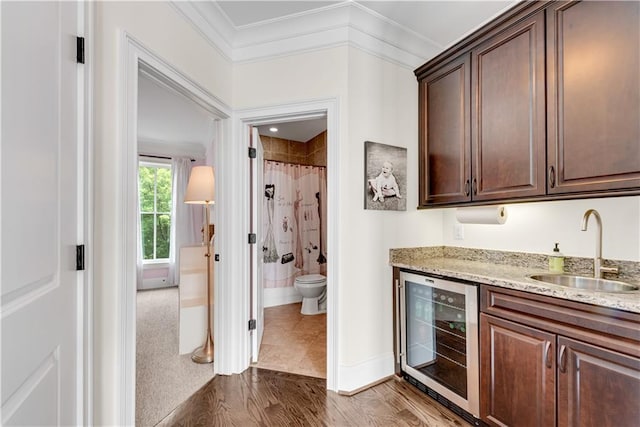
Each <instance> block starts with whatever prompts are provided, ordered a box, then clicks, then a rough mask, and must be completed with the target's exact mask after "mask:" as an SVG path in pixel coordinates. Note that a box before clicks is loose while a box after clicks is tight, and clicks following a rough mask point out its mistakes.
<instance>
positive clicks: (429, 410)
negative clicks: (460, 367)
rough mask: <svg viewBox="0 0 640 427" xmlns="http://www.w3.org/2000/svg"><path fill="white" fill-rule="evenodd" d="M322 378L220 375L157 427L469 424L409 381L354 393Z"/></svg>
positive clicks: (257, 372) (256, 371)
mask: <svg viewBox="0 0 640 427" xmlns="http://www.w3.org/2000/svg"><path fill="white" fill-rule="evenodd" d="M325 387H326V386H325V381H324V380H323V379H320V378H312V377H304V376H301V375H296V374H289V373H285V372H276V371H269V370H266V369H260V368H253V367H252V368H249V369H248V370H246V371H245V372H243V373H242V374H238V375H230V376H221V375H218V376H216V377H215V378H214V379H212V380H211V381H209V382H208V383H207V384H206V385H205V386H204V387H202V388H201V389H200V390H198V391H197V392H196V393H195V394H194V395H193V396H191V397H190V398H189V399H188V400H187V401H186V402H184V403H183V404H182V405H180V406H178V407H177V408H176V409H175V410H174V411H173V412H172V413H170V414H169V415H168V416H167V417H166V418H165V419H164V420H162V421H161V422H160V423H159V424H158V426H163V427H165V426H239V427H244V426H305V427H306V426H438V427H440V426H442V427H452V426H468V425H469V424H468V423H467V422H465V421H464V420H463V419H462V418H460V417H458V416H457V415H455V414H454V413H452V412H451V411H449V410H448V409H446V408H444V407H442V406H440V405H439V404H437V403H436V402H434V401H433V400H431V398H429V397H428V396H426V395H425V394H423V393H421V392H420V391H419V390H417V389H416V388H415V387H413V386H412V385H410V384H408V383H406V382H405V381H402V380H399V379H390V380H388V381H386V382H384V383H382V384H378V385H376V386H374V387H372V388H369V389H367V390H364V391H362V392H360V393H358V394H356V395H354V396H341V395H338V394H337V393H333V392H329V391H327V390H326V388H325Z"/></svg>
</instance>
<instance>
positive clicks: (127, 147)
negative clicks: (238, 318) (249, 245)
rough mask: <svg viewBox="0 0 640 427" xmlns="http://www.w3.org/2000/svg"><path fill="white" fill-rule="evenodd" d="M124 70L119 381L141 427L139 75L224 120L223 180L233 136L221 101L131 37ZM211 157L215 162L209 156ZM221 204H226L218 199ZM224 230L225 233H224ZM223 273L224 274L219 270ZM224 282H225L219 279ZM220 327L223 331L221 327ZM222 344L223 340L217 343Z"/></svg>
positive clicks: (219, 215)
mask: <svg viewBox="0 0 640 427" xmlns="http://www.w3.org/2000/svg"><path fill="white" fill-rule="evenodd" d="M120 46H121V50H120V51H121V58H120V59H121V62H120V63H121V64H122V65H121V67H120V87H119V92H120V107H121V109H120V114H121V115H120V117H121V123H122V124H121V127H120V129H119V130H120V132H121V138H122V141H123V150H122V154H121V156H122V157H121V165H122V166H121V171H120V173H121V176H122V191H123V193H122V194H123V196H124V197H123V200H122V209H121V213H120V221H121V224H122V231H123V236H124V237H123V238H122V239H119V245H120V251H119V252H120V265H121V266H122V268H121V269H120V271H119V274H120V280H119V283H120V284H121V286H122V288H121V292H120V304H119V307H118V312H117V319H118V323H119V326H120V327H119V331H118V342H119V343H120V344H119V349H118V352H119V354H120V359H121V360H122V368H121V369H120V371H119V372H120V378H119V379H118V386H117V395H118V396H119V398H118V402H119V414H118V415H119V420H120V422H119V424H122V425H134V424H135V383H136V291H137V286H136V257H137V254H136V252H137V243H136V239H137V221H136V216H137V200H136V190H135V189H136V187H137V185H138V184H137V164H138V161H137V159H138V140H137V133H138V73H139V72H140V71H143V72H145V74H147V75H148V76H150V77H152V78H154V79H155V80H156V81H157V82H159V83H161V84H163V85H164V86H166V87H167V88H169V89H171V90H174V91H176V92H178V93H180V94H181V95H184V96H185V97H187V98H188V99H190V100H191V101H193V102H195V103H197V104H198V105H200V106H201V107H202V108H204V109H205V110H207V111H209V112H210V113H212V115H213V116H214V117H216V118H217V119H219V121H220V126H218V129H217V134H216V135H215V137H214V141H215V143H214V142H212V143H211V145H210V146H209V147H208V148H209V149H210V151H209V150H208V151H207V154H208V156H207V157H210V158H212V163H213V166H214V168H215V169H216V171H217V174H219V173H220V172H221V170H224V164H225V162H224V161H223V160H222V155H223V152H224V150H223V145H224V144H222V141H224V140H225V138H228V135H230V129H229V128H230V120H229V118H230V116H231V109H230V108H229V107H228V106H227V105H226V104H225V103H224V102H223V101H221V100H220V99H219V98H217V97H216V96H215V95H213V94H211V93H210V92H208V91H207V90H206V89H205V88H203V87H202V86H200V85H199V84H198V83H196V82H195V81H193V80H192V79H191V78H190V77H188V76H187V75H186V74H184V73H182V72H181V71H180V70H178V69H176V68H175V67H174V66H173V65H171V64H170V63H169V62H167V61H166V60H164V59H163V58H162V57H160V56H159V55H157V54H156V53H155V52H153V51H152V50H150V49H149V48H147V47H146V46H144V45H143V44H142V43H141V42H139V41H138V40H136V39H135V38H134V37H133V36H132V35H131V34H129V33H127V32H126V31H122V33H121V43H120ZM209 155H210V156H209ZM216 198H217V199H220V194H219V193H218V195H217V197H216ZM224 216H226V215H225V214H224V211H220V210H218V209H214V211H213V217H212V218H213V219H214V221H216V222H217V221H221V222H222V223H224V221H225V219H224ZM218 230H219V231H218ZM218 230H217V231H216V242H217V246H218V247H219V248H221V250H222V251H224V248H225V247H226V245H227V243H226V242H227V241H228V240H229V239H228V237H227V232H226V231H225V227H219V228H218ZM216 270H220V269H216ZM217 277H219V280H218V279H216V278H217ZM223 280H224V276H223V272H220V271H215V272H214V283H220V282H222V281H223ZM218 293H219V289H218V287H215V288H214V310H213V313H214V316H213V324H214V334H213V335H214V337H220V338H223V336H222V334H224V331H223V330H221V328H220V327H219V325H220V313H219V310H217V309H216V308H217V306H219V305H220V303H219V301H220V299H219V298H218ZM216 326H217V327H216ZM216 341H217V339H216ZM219 353H220V351H219V348H218V346H216V347H215V350H214V360H216V361H217V360H220V359H222V357H221V355H220V354H219ZM216 369H217V366H216V365H215V364H214V366H213V367H212V370H213V371H214V373H215V372H216Z"/></svg>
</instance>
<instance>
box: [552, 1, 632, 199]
mask: <svg viewBox="0 0 640 427" xmlns="http://www.w3.org/2000/svg"><path fill="white" fill-rule="evenodd" d="M547 22H548V25H547V75H548V85H547V90H548V94H547V97H548V108H547V121H548V130H549V132H548V138H549V140H548V153H547V156H548V159H547V162H548V168H549V170H548V175H549V182H548V187H549V188H548V192H549V193H573V192H584V191H605V190H615V189H625V188H626V189H629V188H634V187H635V188H636V189H638V187H640V119H639V117H640V78H639V77H638V76H640V3H639V2H637V1H628V2H627V1H621V2H615V1H611V2H609V1H607V2H598V1H596V2H590V1H584V2H559V3H553V4H552V5H551V6H550V7H549V8H548V9H547Z"/></svg>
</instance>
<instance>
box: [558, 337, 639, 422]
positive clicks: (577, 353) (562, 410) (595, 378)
mask: <svg viewBox="0 0 640 427" xmlns="http://www.w3.org/2000/svg"><path fill="white" fill-rule="evenodd" d="M558 348H559V354H558V425H560V426H585V427H588V426H593V427H596V426H598V427H600V426H616V427H622V426H630V427H631V426H638V425H640V359H638V358H636V357H631V356H627V355H624V354H621V353H617V352H615V351H610V350H607V349H605V348H602V347H597V346H594V345H590V344H587V343H584V342H580V341H575V340H572V339H569V338H565V337H558Z"/></svg>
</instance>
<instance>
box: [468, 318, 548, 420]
mask: <svg viewBox="0 0 640 427" xmlns="http://www.w3.org/2000/svg"><path fill="white" fill-rule="evenodd" d="M555 340H556V337H555V335H553V334H549V333H546V332H543V331H540V330H538V329H534V328H529V327H526V326H522V325H519V324H517V323H513V322H509V321H507V320H502V319H499V318H496V317H493V316H489V315H486V314H481V315H480V416H481V418H482V420H483V421H484V422H486V423H489V424H490V425H496V426H539V427H548V426H554V425H555V422H556V419H555V414H556V412H555V408H556V406H555V360H554V354H555Z"/></svg>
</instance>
